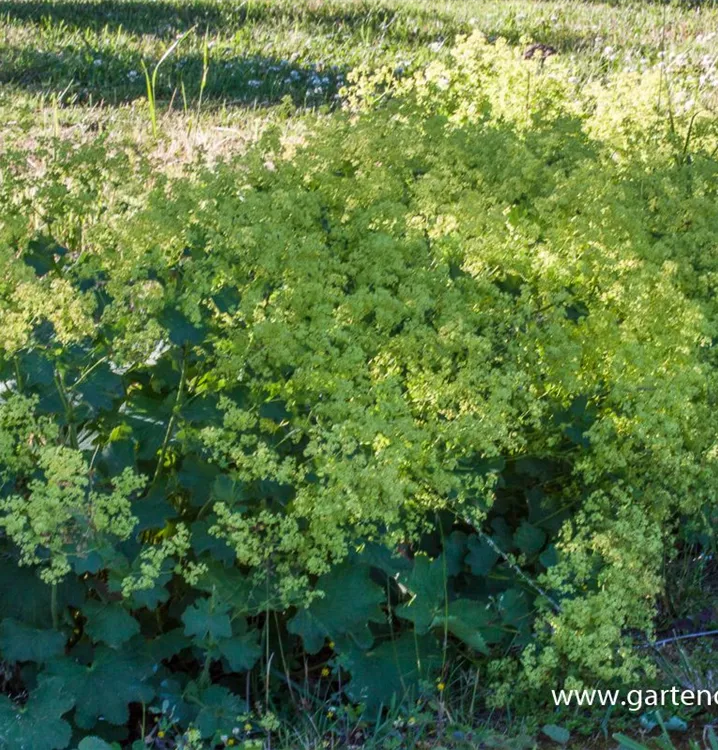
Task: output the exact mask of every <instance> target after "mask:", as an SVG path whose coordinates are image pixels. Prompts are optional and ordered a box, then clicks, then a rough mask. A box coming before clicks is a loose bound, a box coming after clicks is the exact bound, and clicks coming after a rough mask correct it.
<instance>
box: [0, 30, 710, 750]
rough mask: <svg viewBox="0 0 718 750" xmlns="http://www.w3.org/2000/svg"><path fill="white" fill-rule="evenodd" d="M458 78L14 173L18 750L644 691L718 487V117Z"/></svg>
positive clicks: (504, 75) (2, 232)
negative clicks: (205, 154) (166, 159)
mask: <svg viewBox="0 0 718 750" xmlns="http://www.w3.org/2000/svg"><path fill="white" fill-rule="evenodd" d="M450 54H451V57H449V58H440V59H437V60H435V61H433V62H432V63H431V64H430V65H428V66H427V67H425V68H421V69H419V70H417V71H416V72H415V74H413V75H411V76H397V75H395V73H394V71H393V69H385V70H380V71H379V72H378V73H374V74H367V75H361V74H357V75H356V76H355V85H354V87H353V88H352V89H351V90H350V91H349V92H348V93H347V101H348V106H347V109H346V110H345V111H344V112H341V113H336V116H335V117H333V118H332V119H331V120H329V121H326V120H322V119H318V120H317V121H315V122H314V123H313V132H311V133H310V134H309V135H307V136H306V141H305V143H304V144H303V145H302V146H301V147H298V146H297V144H296V141H292V140H287V139H284V138H282V133H281V132H277V131H272V132H269V133H268V134H267V136H266V137H265V139H264V140H263V141H262V142H261V143H260V144H259V145H258V146H257V147H256V148H255V149H253V150H252V151H250V153H248V154H247V155H246V156H245V157H243V158H241V159H239V160H236V161H227V162H225V163H219V164H216V165H212V166H211V167H206V168H197V169H196V170H193V171H191V172H189V173H188V174H186V175H180V176H178V177H174V178H168V177H163V176H161V175H157V174H156V173H151V174H152V184H151V185H149V186H148V184H147V183H148V179H147V177H148V169H147V165H146V164H145V163H144V162H142V160H141V158H139V157H138V156H137V154H136V153H135V152H134V151H133V150H131V149H120V148H117V149H115V148H112V147H111V146H105V144H104V143H103V142H102V141H98V142H97V143H93V144H90V145H88V146H85V147H84V148H82V149H79V150H76V149H73V148H72V147H69V146H67V147H66V148H64V149H63V147H62V145H61V144H60V145H58V144H54V143H53V144H52V147H53V149H55V150H54V151H52V153H47V154H42V152H41V151H40V149H39V148H38V149H37V153H36V157H37V158H45V159H47V163H48V170H47V172H46V173H44V174H42V175H32V174H31V175H27V174H26V173H25V172H24V171H23V170H22V169H21V168H20V167H19V166H18V165H21V164H22V162H23V157H24V154H22V153H17V154H12V153H11V154H8V155H7V156H6V157H4V161H3V164H4V170H3V181H2V183H0V190H2V198H3V202H4V205H5V206H6V211H5V213H4V216H3V224H2V226H1V227H0V262H2V264H3V268H4V269H6V271H5V275H4V276H3V278H2V279H0V309H2V312H3V327H2V330H0V347H1V351H2V359H1V361H0V366H1V368H2V369H1V370H0V381H1V382H2V396H1V398H2V401H1V402H0V528H2V530H3V536H2V538H1V539H0V545H2V555H3V556H2V559H1V560H0V604H1V606H2V612H3V622H2V624H1V626H0V627H1V628H2V630H1V632H0V635H1V636H2V640H1V641H0V651H1V652H2V655H3V658H5V659H6V661H8V662H9V663H10V664H11V665H12V666H11V669H12V670H13V675H12V679H11V680H10V681H9V683H10V685H11V688H10V691H9V692H10V696H11V697H10V698H5V699H4V700H3V702H2V717H3V718H2V723H1V724H0V736H2V737H6V738H7V737H10V738H13V741H14V738H15V737H17V736H18V734H17V733H18V732H32V733H33V734H32V735H28V736H32V737H33V738H35V734H34V732H35V726H36V723H37V721H38V717H39V716H41V715H44V716H46V717H49V718H48V720H49V721H51V722H52V724H51V728H52V731H51V732H47V733H46V735H45V736H44V738H43V737H40V736H39V734H38V739H37V742H36V743H35V744H34V745H33V746H34V747H37V748H38V750H42V748H43V747H47V748H48V750H53V749H54V748H62V747H66V746H67V745H68V744H69V737H70V735H69V732H70V731H71V728H74V730H75V732H76V734H78V735H82V734H91V735H92V736H94V735H98V736H100V735H101V736H102V739H104V740H107V741H114V739H115V738H116V737H114V736H112V735H113V733H115V732H120V733H122V732H124V734H123V736H122V737H121V738H120V739H122V740H123V741H124V740H128V741H130V740H133V739H142V738H145V737H151V738H152V741H153V742H154V741H155V738H157V736H158V733H159V732H160V731H162V732H165V733H167V732H172V733H173V737H175V736H176V739H177V742H180V740H179V738H186V740H185V739H182V740H181V741H182V742H186V744H185V746H187V747H189V746H192V743H195V744H196V743H199V742H205V743H220V742H224V740H223V739H222V738H223V737H226V738H227V741H228V740H229V738H234V737H235V736H237V737H239V736H241V737H242V741H245V739H246V740H247V741H254V739H255V736H254V735H253V733H254V734H257V735H259V734H260V729H258V728H257V727H259V728H261V732H262V734H261V736H262V737H271V736H272V735H273V734H276V733H277V732H278V731H279V729H278V726H281V724H278V719H277V718H276V716H275V714H276V713H277V711H278V710H280V709H279V704H280V703H283V704H284V705H285V706H289V707H290V708H288V709H285V710H286V711H293V712H295V713H299V712H301V710H302V707H304V706H306V705H307V702H309V705H315V703H314V702H313V700H312V696H313V695H314V694H316V692H317V691H319V690H326V691H327V694H330V695H332V696H333V697H335V698H336V706H335V709H336V710H332V714H333V716H332V717H331V718H332V719H334V718H335V717H340V718H341V719H342V720H343V721H345V724H344V727H346V726H350V725H362V726H364V725H366V724H367V723H370V724H372V725H374V726H375V727H376V726H382V725H383V722H384V721H385V716H386V713H387V712H388V713H389V714H390V715H391V714H392V713H394V714H395V712H396V710H397V709H396V707H397V705H400V704H401V705H416V704H417V702H418V705H420V706H423V705H431V706H432V707H436V709H435V710H436V715H438V716H439V717H441V719H440V720H439V721H438V722H437V723H438V724H439V725H440V726H442V725H443V724H445V723H446V721H447V719H446V718H445V717H446V709H447V704H446V702H445V699H444V697H443V694H444V692H445V689H446V685H447V681H448V680H449V678H450V676H451V670H452V667H453V665H455V664H456V663H462V664H465V665H468V666H469V667H470V669H471V674H472V675H474V674H478V673H479V672H481V674H482V676H484V682H483V683H482V689H481V695H480V701H481V703H482V705H483V704H486V703H488V704H490V705H494V706H501V705H506V704H511V703H512V701H513V702H516V701H520V700H527V701H529V700H538V699H539V698H537V696H539V695H540V691H541V690H544V689H545V687H546V685H547V684H549V683H550V684H555V681H556V680H564V681H565V682H566V684H568V685H571V686H574V685H577V684H579V683H589V682H592V681H595V680H617V681H620V680H624V681H625V680H629V679H632V678H634V677H635V676H636V675H641V674H642V673H643V672H644V670H646V669H647V668H649V666H650V665H649V664H648V662H647V660H646V658H645V651H639V650H636V649H634V648H633V646H634V645H635V643H636V640H637V639H638V638H640V639H642V638H643V637H644V636H643V634H645V633H649V634H650V630H651V625H652V620H653V617H654V614H655V609H654V601H655V598H656V596H657V595H658V593H659V592H660V590H661V587H662V580H661V571H662V563H663V559H664V556H665V555H666V554H668V555H671V554H672V550H673V548H674V546H675V545H676V544H677V543H678V542H677V540H679V539H680V537H679V536H678V534H677V527H678V526H679V525H680V524H681V523H682V520H683V519H684V518H686V517H690V518H693V519H696V518H700V517H701V513H704V514H706V517H708V518H710V517H711V514H712V513H713V512H714V509H715V496H716V495H715V493H716V489H718V488H717V486H716V471H715V462H716V458H717V453H716V433H715V428H714V427H713V426H712V425H713V422H712V421H711V417H712V414H713V411H714V408H715V385H716V370H715V364H716V363H715V347H714V339H715V331H716V321H717V318H716V311H717V310H716V304H715V295H714V294H713V292H714V288H715V278H716V276H715V274H716V257H715V242H716V226H715V222H714V221H713V219H714V216H715V197H716V175H717V173H718V165H717V164H716V160H715V151H714V149H715V143H716V140H715V139H716V131H715V121H714V120H712V119H710V118H703V119H700V120H699V119H697V118H696V119H692V114H693V112H692V111H691V110H690V108H684V110H681V111H674V112H673V115H672V122H670V123H669V121H668V118H667V117H666V112H665V109H657V108H656V107H657V102H658V97H657V96H656V90H657V86H658V85H663V81H664V79H663V74H662V73H661V74H659V72H658V71H656V70H649V71H647V72H646V73H645V74H643V75H642V76H640V77H636V75H634V74H632V73H626V74H621V75H617V76H615V77H609V78H608V79H607V80H606V81H604V82H602V83H595V84H593V85H591V86H590V87H587V88H585V89H580V90H579V89H577V87H576V82H575V81H573V80H572V76H571V74H570V73H571V71H570V69H569V68H568V67H567V66H566V65H565V64H564V63H562V62H561V61H560V60H557V61H552V60H551V59H548V60H546V61H545V62H540V61H536V60H534V61H531V60H525V59H523V57H522V56H521V54H520V52H519V51H516V50H512V49H511V48H510V47H509V46H507V45H506V44H504V43H503V42H502V41H500V40H499V41H498V42H496V43H495V44H488V43H487V42H486V40H485V39H483V37H481V36H480V35H474V36H472V37H470V38H468V39H465V40H462V41H461V42H460V43H459V44H458V45H457V46H456V47H455V48H454V50H453V51H452V52H451V53H450ZM156 71H157V68H155V73H156ZM529 75H530V80H531V87H530V89H529V94H528V95H527V85H526V84H527V81H528V80H529ZM153 78H154V75H153ZM148 79H149V76H148ZM149 80H150V81H151V80H152V79H149ZM679 85H680V80H678V81H676V86H679ZM686 85H687V84H686ZM696 106H698V104H696ZM618 113H620V117H619V116H618ZM688 129H690V132H691V136H690V139H687V137H686V135H687V132H688ZM686 144H688V145H687V147H686ZM55 147H57V148H55ZM677 155H678V157H679V158H676V157H677ZM110 188H111V189H110ZM108 191H109V192H108ZM108 196H109V197H108ZM18 587H21V588H22V590H23V592H24V597H23V598H22V599H19V598H18V597H17V596H16V595H15V592H16V591H17V588H18ZM637 633H640V634H641V635H640V636H639V635H637ZM325 670H327V673H325ZM519 674H520V675H521V678H522V684H523V685H524V687H525V690H524V692H523V694H522V695H512V693H511V691H512V685H513V684H514V682H512V680H515V679H516V678H517V675H519ZM476 684H477V682H475V683H474V685H476ZM60 688H62V690H61V691H60V692H59V694H61V695H62V696H67V698H64V697H63V699H62V700H59V699H57V698H56V697H55V696H56V695H57V694H58V691H59V690H60ZM26 696H27V700H25V697H26ZM276 696H281V699H280V698H277V697H276ZM474 698H475V695H474V696H473V697H472V701H471V703H472V713H473V708H474V706H475V701H474ZM23 701H24V702H23ZM318 702H319V703H320V704H321V702H320V701H318ZM258 704H261V706H260V708H261V710H260V711H259V712H258V716H257V717H255V718H254V719H247V721H248V722H249V723H250V729H249V730H246V731H245V730H244V729H243V727H244V721H245V719H246V718H247V716H248V715H251V714H252V711H253V710H255V709H256V707H257V705H258ZM332 705H334V704H332ZM147 706H149V707H150V709H151V710H150V711H149V715H151V717H153V718H155V719H157V721H156V722H155V723H154V725H152V726H151V725H150V724H151V722H148V720H147V715H148V712H147V711H144V708H145V707H147ZM141 709H142V710H141ZM420 713H421V711H418V712H417V715H416V716H413V717H408V718H407V719H406V722H407V724H408V721H409V719H410V718H414V722H415V723H417V722H418V723H422V722H421V721H420V717H419V714H420ZM140 716H142V718H141V719H140V718H139V717H140ZM327 718H329V717H327ZM255 719H256V721H255ZM402 720H403V719H402ZM252 721H255V723H254V724H253V723H252ZM422 721H423V720H422ZM427 723H428V722H427ZM158 726H162V727H163V728H162V729H158V728H157V727H158ZM411 726H412V727H413V726H414V724H412V725H411ZM18 727H20V728H19V729H18ZM123 728H124V729H123ZM235 730H238V732H235ZM343 731H344V733H345V735H346V733H347V732H346V729H343ZM413 731H414V730H413V729H412V732H413ZM38 732H39V730H38ZM243 732H245V733H246V734H248V735H249V736H248V737H246V738H245V736H244V734H242V733H243ZM338 733H339V732H338V731H337V734H338ZM105 734H106V735H107V736H106V737H105ZM318 734H319V735H320V736H321V734H322V733H321V732H319V733H318ZM556 736H559V737H561V736H562V735H561V734H560V733H559V734H558V735H556ZM403 737H404V735H403V734H399V736H398V737H394V741H395V742H398V743H401V742H402V741H403ZM160 739H163V738H160ZM225 744H226V743H225Z"/></svg>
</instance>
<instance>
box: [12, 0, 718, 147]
mask: <svg viewBox="0 0 718 750" xmlns="http://www.w3.org/2000/svg"><path fill="white" fill-rule="evenodd" d="M472 28H478V29H480V30H482V31H483V32H485V33H486V34H487V35H489V36H490V37H495V36H503V37H506V38H507V39H509V40H510V41H511V42H513V43H516V44H522V43H525V42H526V40H529V39H530V40H534V41H539V42H542V43H545V44H549V45H551V46H552V47H554V48H555V49H556V50H557V51H558V52H559V53H560V54H562V55H565V56H567V57H569V58H570V59H571V60H573V61H574V63H575V67H576V74H577V76H580V77H582V78H587V79H588V78H591V77H595V76H600V75H602V74H603V73H605V72H606V71H607V70H610V69H612V68H617V67H638V66H641V65H648V64H653V63H655V62H656V61H658V60H659V59H660V57H661V55H665V56H672V58H673V59H675V58H677V57H678V58H679V59H681V57H680V56H684V59H685V60H687V61H689V62H696V63H699V62H700V61H701V60H703V61H704V62H705V61H706V60H710V59H715V57H716V55H718V34H716V33H714V32H711V30H718V6H716V4H715V3H714V2H710V3H703V4H701V5H698V6H695V7H693V6H690V5H686V4H683V5H663V4H660V3H654V2H645V1H644V2H637V3H628V4H625V3H620V4H617V5H608V4H605V3H595V2H576V1H575V0H552V1H548V2H538V1H535V0H450V1H447V0H444V2H441V3H437V2H432V0H373V1H371V2H367V1H366V0H302V2H296V1H295V0H245V1H244V2H236V3H235V2H231V3H230V2H223V1H222V0H157V1H155V2H148V1H143V0H85V1H82V0H0V84H2V86H1V88H0V129H1V132H2V141H3V142H5V143H8V142H11V141H14V140H16V139H26V138H27V137H28V136H35V135H39V134H48V133H53V132H54V131H58V130H59V131H60V132H61V133H62V135H63V137H71V138H78V139H81V138H87V137H93V136H94V134H96V133H97V132H98V131H100V132H110V133H112V134H114V135H122V136H123V137H125V136H129V137H130V138H131V139H132V140H134V141H136V142H143V141H144V140H145V139H146V136H147V133H151V132H152V131H154V132H155V133H157V132H159V130H160V129H161V130H162V131H163V133H165V135H171V136H172V138H174V139H176V140H178V141H179V142H180V143H179V145H178V144H175V146H174V148H173V150H175V151H178V152H181V153H183V154H184V157H183V158H186V157H187V155H188V154H193V155H194V154H196V152H197V151H202V150H203V149H205V148H207V147H209V150H210V151H211V152H212V153H214V154H215V155H216V154H218V153H220V154H221V153H226V152H228V151H231V150H236V149H241V148H242V146H243V144H245V143H246V141H247V139H249V140H252V139H253V138H254V137H255V136H256V134H257V133H258V132H259V131H261V129H262V127H263V126H264V124H265V123H266V122H267V121H268V120H271V119H272V118H274V117H276V116H277V112H280V113H285V112H286V110H287V108H289V109H291V111H292V112H298V113H301V112H303V111H307V110H309V111H317V110H318V111H323V110H329V109H331V108H332V107H333V106H335V105H336V103H337V99H338V97H339V93H338V92H339V91H340V89H341V87H342V86H343V85H344V83H345V81H346V75H347V73H348V71H349V70H351V69H352V68H355V67H356V66H378V65H390V66H392V67H401V68H407V67H411V66H412V65H415V64H417V63H420V62H421V61H424V60H427V59H429V58H430V57H431V56H432V55H434V54H436V53H437V51H438V50H439V49H440V48H441V47H442V46H444V45H446V44H448V43H450V42H451V40H452V39H453V38H454V37H455V36H456V35H457V34H461V33H465V32H468V31H470V30H471V29H472ZM180 37H182V42H181V44H177V40H178V39H179V38H180ZM170 50H171V53H170V54H167V53H168V51H170ZM163 58H164V59H163ZM160 61H162V64H161V66H160V67H159V68H157V66H158V64H159V62H160ZM145 67H146V69H147V70H148V71H150V73H151V74H152V72H153V71H156V73H157V75H156V77H155V76H154V75H152V78H154V81H153V85H152V89H151V94H152V96H151V98H150V105H148V97H147V91H148V89H147V82H146V80H145V75H144V73H143V70H144V69H145ZM157 117H160V118H162V119H163V125H162V127H161V128H158V126H157V120H156V118H157ZM153 118H154V122H155V124H154V125H151V124H150V123H151V122H152V121H153ZM148 126H149V127H148ZM188 132H189V133H194V139H189V140H188V139H187V138H185V136H186V134H187V133H188ZM153 140H154V139H153ZM160 155H161V156H166V152H165V150H164V149H162V150H160ZM169 161H171V159H170V160H169Z"/></svg>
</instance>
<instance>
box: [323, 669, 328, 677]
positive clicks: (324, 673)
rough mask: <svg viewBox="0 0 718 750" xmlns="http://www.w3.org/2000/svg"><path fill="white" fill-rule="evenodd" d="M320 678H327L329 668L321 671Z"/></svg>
mask: <svg viewBox="0 0 718 750" xmlns="http://www.w3.org/2000/svg"><path fill="white" fill-rule="evenodd" d="M322 677H329V667H324V669H322Z"/></svg>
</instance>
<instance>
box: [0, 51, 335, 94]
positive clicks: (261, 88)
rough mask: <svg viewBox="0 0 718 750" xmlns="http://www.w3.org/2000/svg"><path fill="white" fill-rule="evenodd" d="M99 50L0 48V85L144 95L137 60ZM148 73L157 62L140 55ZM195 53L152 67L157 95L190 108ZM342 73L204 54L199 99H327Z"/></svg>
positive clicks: (197, 61) (196, 81)
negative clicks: (0, 53)
mask: <svg viewBox="0 0 718 750" xmlns="http://www.w3.org/2000/svg"><path fill="white" fill-rule="evenodd" d="M124 52H126V54H123V51H117V52H116V51H108V50H107V49H106V48H105V49H103V50H102V51H98V50H92V49H88V48H86V47H80V46H68V47H65V48H63V49H62V50H61V51H57V52H54V51H53V52H46V51H42V50H38V49H32V48H28V47H16V48H14V49H13V48H11V49H10V50H9V51H7V50H6V54H5V57H4V59H3V60H2V62H0V84H5V85H10V86H15V87H18V88H22V89H24V90H25V91H27V92H29V93H35V94H48V93H55V94H58V95H59V94H62V101H63V102H67V103H69V102H71V103H75V104H83V103H89V102H93V103H97V102H100V101H103V102H105V103H108V104H121V103H128V102H131V101H134V100H135V99H139V98H143V97H145V96H146V95H147V87H146V81H145V76H144V72H143V68H142V57H141V56H140V55H139V53H137V52H135V51H133V50H127V49H126V50H124ZM145 62H146V64H147V67H148V69H149V70H150V72H151V71H152V69H153V66H154V65H155V64H156V63H157V60H156V59H155V60H145ZM203 71H204V62H203V55H202V52H201V51H194V52H193V51H190V52H189V53H187V54H184V55H181V56H177V57H170V58H168V59H167V60H166V61H165V62H164V63H162V66H161V67H160V69H159V75H158V79H157V80H158V82H157V98H158V99H160V100H164V101H167V100H169V99H172V98H174V100H175V103H176V104H177V105H180V106H182V104H183V103H185V104H187V106H193V103H194V102H195V101H196V100H197V99H198V97H199V94H200V86H201V81H202V77H203ZM344 76H345V70H343V69H340V68H339V67H337V66H333V67H323V66H320V65H316V66H315V65H302V64H299V63H293V62H290V61H289V60H286V59H282V58H279V57H264V56H259V55H254V56H246V57H241V56H232V57H226V56H225V57H223V58H222V59H219V60H213V59H212V58H211V57H210V60H209V66H208V69H207V80H206V85H205V88H204V91H203V93H202V100H203V101H204V102H207V103H210V102H212V101H213V102H214V103H215V104H216V103H221V104H227V105H252V104H254V105H264V104H275V103H278V102H280V101H281V100H282V99H284V98H285V97H289V98H290V99H291V101H292V103H293V104H294V105H295V106H297V107H301V106H318V105H322V104H330V103H332V102H333V101H335V97H336V94H337V92H338V90H339V88H340V87H341V86H342V85H343V83H344Z"/></svg>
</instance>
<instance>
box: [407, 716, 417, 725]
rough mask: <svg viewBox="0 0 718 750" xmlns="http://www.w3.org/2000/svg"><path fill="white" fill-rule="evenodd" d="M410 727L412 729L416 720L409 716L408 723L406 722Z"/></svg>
mask: <svg viewBox="0 0 718 750" xmlns="http://www.w3.org/2000/svg"><path fill="white" fill-rule="evenodd" d="M406 723H407V724H408V725H409V726H410V727H413V726H414V724H416V719H415V718H414V717H413V716H410V717H409V719H408V721H407V722H406Z"/></svg>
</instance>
